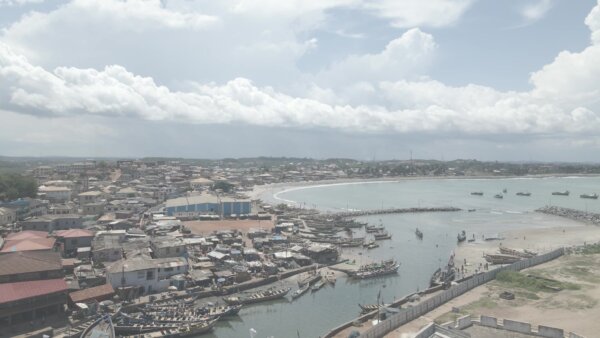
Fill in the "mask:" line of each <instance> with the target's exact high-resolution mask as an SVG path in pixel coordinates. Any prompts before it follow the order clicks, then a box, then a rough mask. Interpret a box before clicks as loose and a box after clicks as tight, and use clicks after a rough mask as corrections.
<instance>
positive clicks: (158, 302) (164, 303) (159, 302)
mask: <svg viewBox="0 0 600 338" xmlns="http://www.w3.org/2000/svg"><path fill="white" fill-rule="evenodd" d="M197 299H198V296H190V297H185V298H180V299H174V298H169V299H157V300H155V301H154V302H153V304H154V305H157V306H168V305H192V304H194V302H195V301H196V300H197Z"/></svg>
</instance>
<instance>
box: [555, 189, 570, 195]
mask: <svg viewBox="0 0 600 338" xmlns="http://www.w3.org/2000/svg"><path fill="white" fill-rule="evenodd" d="M552 195H554V196H569V190H565V191H555V192H553V193H552Z"/></svg>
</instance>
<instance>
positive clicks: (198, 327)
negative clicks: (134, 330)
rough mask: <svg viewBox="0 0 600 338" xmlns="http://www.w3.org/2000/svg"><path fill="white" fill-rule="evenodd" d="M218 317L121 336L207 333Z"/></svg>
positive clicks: (163, 337) (148, 337)
mask: <svg viewBox="0 0 600 338" xmlns="http://www.w3.org/2000/svg"><path fill="white" fill-rule="evenodd" d="M217 320H218V319H214V320H211V321H205V322H201V323H195V324H191V325H181V326H178V327H173V328H163V329H159V330H155V331H153V332H147V333H139V334H132V335H123V336H120V337H123V338H175V337H189V336H197V335H201V334H204V333H207V332H209V331H211V330H212V329H213V327H214V326H215V324H216V323H217Z"/></svg>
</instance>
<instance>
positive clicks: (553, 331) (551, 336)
mask: <svg viewBox="0 0 600 338" xmlns="http://www.w3.org/2000/svg"><path fill="white" fill-rule="evenodd" d="M538 335H539V336H542V337H548V338H564V337H565V331H564V330H563V329H557V328H554V327H549V326H543V325H539V326H538Z"/></svg>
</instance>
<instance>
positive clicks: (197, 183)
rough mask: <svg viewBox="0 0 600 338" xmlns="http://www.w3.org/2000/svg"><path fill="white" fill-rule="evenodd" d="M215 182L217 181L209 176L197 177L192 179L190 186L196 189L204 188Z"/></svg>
mask: <svg viewBox="0 0 600 338" xmlns="http://www.w3.org/2000/svg"><path fill="white" fill-rule="evenodd" d="M214 183H215V182H214V181H213V180H210V179H208V178H204V177H197V178H194V179H192V180H190V187H191V188H192V189H194V190H202V189H205V188H208V187H210V186H211V185H213V184H214Z"/></svg>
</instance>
